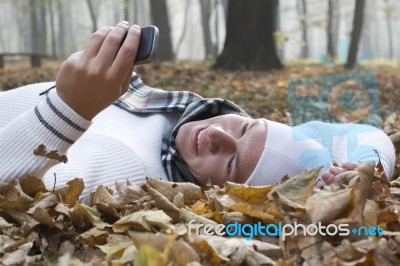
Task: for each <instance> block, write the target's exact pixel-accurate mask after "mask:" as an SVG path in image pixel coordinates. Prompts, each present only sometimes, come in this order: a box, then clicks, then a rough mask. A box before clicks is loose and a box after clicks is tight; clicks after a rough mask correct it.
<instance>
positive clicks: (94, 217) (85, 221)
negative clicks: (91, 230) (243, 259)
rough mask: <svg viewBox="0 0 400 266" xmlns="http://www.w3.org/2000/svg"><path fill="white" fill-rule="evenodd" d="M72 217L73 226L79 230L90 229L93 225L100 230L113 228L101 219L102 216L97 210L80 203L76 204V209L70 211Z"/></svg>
mask: <svg viewBox="0 0 400 266" xmlns="http://www.w3.org/2000/svg"><path fill="white" fill-rule="evenodd" d="M70 215H71V221H72V224H73V225H74V226H75V227H76V228H78V229H83V228H88V227H91V225H94V226H95V227H97V228H98V229H104V228H105V227H108V226H109V227H111V225H109V224H107V223H105V222H103V221H102V220H101V219H100V214H99V213H98V212H97V211H96V210H94V209H93V208H90V207H88V206H86V205H83V204H81V203H79V202H75V205H74V207H73V208H72V209H71V210H70Z"/></svg>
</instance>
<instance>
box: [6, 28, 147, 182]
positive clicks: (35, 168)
mask: <svg viewBox="0 0 400 266" xmlns="http://www.w3.org/2000/svg"><path fill="white" fill-rule="evenodd" d="M126 33H127V37H126V40H125V42H124V43H123V44H122V46H121V48H120V45H121V42H122V39H123V37H124V35H125V34H126ZM139 39H140V28H139V27H138V26H132V27H129V25H128V24H127V23H126V22H121V23H119V24H118V25H116V26H115V27H105V28H101V29H99V30H98V31H97V32H95V33H93V34H92V36H91V37H90V39H89V42H88V44H87V46H86V48H85V50H84V51H82V52H78V53H75V54H73V55H71V56H70V57H69V58H68V59H66V60H65V61H64V63H63V64H62V66H61V68H60V70H59V73H58V75H57V80H56V90H51V91H50V92H49V93H48V94H47V95H43V96H38V92H39V91H44V90H45V89H46V88H48V87H50V85H51V84H48V83H47V84H46V85H43V84H42V85H41V84H38V85H31V86H27V87H26V88H22V89H17V90H16V91H15V92H14V91H10V92H6V93H2V94H1V95H0V109H4V110H8V112H9V115H8V116H7V118H4V119H0V181H10V180H12V179H18V178H21V177H23V176H24V175H26V174H32V175H36V176H42V175H43V174H44V173H45V172H46V171H47V170H48V169H49V168H50V167H52V166H53V165H55V164H56V163H57V161H55V160H47V159H45V158H43V157H39V156H35V155H34V154H33V150H34V149H35V148H36V147H38V146H39V145H40V144H44V145H46V147H47V149H48V150H58V151H59V153H61V154H65V153H66V152H67V150H68V149H69V148H70V147H71V145H73V144H74V143H75V141H77V140H78V139H79V138H80V136H81V135H82V134H83V133H84V132H85V131H86V130H87V128H88V127H89V126H90V124H91V119H92V118H93V117H94V116H96V115H97V114H98V113H99V112H100V111H102V110H103V109H105V108H106V107H107V106H109V105H110V104H112V103H113V102H114V101H115V100H116V99H118V97H120V96H121V95H122V94H123V93H125V92H126V90H127V89H128V85H129V81H130V77H131V75H132V71H133V67H132V66H133V62H134V59H135V57H136V51H137V48H138V43H139ZM32 89H34V91H35V92H34V93H35V95H33V91H32ZM25 93H28V95H29V99H26V98H27V97H26V96H25ZM10 100H12V102H10ZM14 107H15V110H14ZM14 114H15V116H13V115H14Z"/></svg>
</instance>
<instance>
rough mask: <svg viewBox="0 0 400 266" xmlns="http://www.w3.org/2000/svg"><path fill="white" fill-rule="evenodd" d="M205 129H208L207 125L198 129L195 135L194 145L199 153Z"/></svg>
mask: <svg viewBox="0 0 400 266" xmlns="http://www.w3.org/2000/svg"><path fill="white" fill-rule="evenodd" d="M204 129H206V127H203V128H199V129H197V130H196V131H195V133H194V135H193V145H194V148H195V150H196V152H197V154H199V144H200V138H201V136H202V132H203V131H204Z"/></svg>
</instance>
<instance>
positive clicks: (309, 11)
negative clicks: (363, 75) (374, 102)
mask: <svg viewBox="0 0 400 266" xmlns="http://www.w3.org/2000/svg"><path fill="white" fill-rule="evenodd" d="M399 8H400V2H399V1H395V0H323V1H320V0H280V1H278V0H270V1H257V0H250V1H239V0H231V1H228V0H68V1H67V0H1V1H0V53H3V54H4V53H36V54H40V55H47V56H49V57H51V58H58V59H63V58H65V57H66V56H68V55H69V54H71V53H73V52H75V51H77V50H80V49H82V48H83V47H84V44H85V42H86V40H87V37H88V36H89V34H90V33H91V32H93V31H95V29H97V28H99V27H101V26H105V25H114V24H116V23H117V22H119V21H121V20H128V21H129V22H131V23H136V24H139V25H142V26H145V25H148V24H154V25H156V26H158V27H159V29H160V32H161V39H160V50H159V51H158V59H159V60H175V59H178V60H182V59H184V60H205V59H208V60H215V59H216V58H218V59H219V60H217V62H218V64H220V65H228V66H229V67H231V68H234V67H235V65H236V64H239V62H233V61H234V60H235V61H237V60H239V61H240V60H243V61H244V60H246V59H245V58H246V57H252V58H251V60H252V62H251V67H252V68H260V69H265V68H276V67H279V66H280V62H279V60H280V61H291V60H299V59H316V60H320V59H322V57H323V56H324V55H326V57H328V58H330V59H336V60H341V61H340V62H343V61H346V62H347V61H349V60H350V62H348V63H350V64H351V63H353V64H354V62H352V61H351V60H354V59H352V58H356V57H357V55H360V54H362V53H363V54H364V56H366V57H368V58H373V59H378V58H387V59H398V58H399V57H400V51H399V50H398V49H395V47H396V46H397V45H398V43H399V41H400V40H399V37H398V34H395V33H396V32H398V30H399V27H400V16H399ZM347 47H348V48H349V49H347ZM239 50H240V52H238V51H239ZM348 51H349V52H348ZM230 53H232V54H230ZM275 53H276V54H277V55H278V58H276V55H275ZM233 55H236V56H233ZM228 57H231V58H230V59H229V60H228V59H227V58H228ZM236 57H238V58H236ZM239 65H241V67H243V64H239Z"/></svg>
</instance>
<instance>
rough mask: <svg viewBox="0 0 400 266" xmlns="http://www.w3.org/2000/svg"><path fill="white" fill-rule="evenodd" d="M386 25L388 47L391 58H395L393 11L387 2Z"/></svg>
mask: <svg viewBox="0 0 400 266" xmlns="http://www.w3.org/2000/svg"><path fill="white" fill-rule="evenodd" d="M386 24H387V33H388V45H389V58H390V59H392V58H393V35H392V9H391V7H390V6H389V1H388V0H386Z"/></svg>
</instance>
